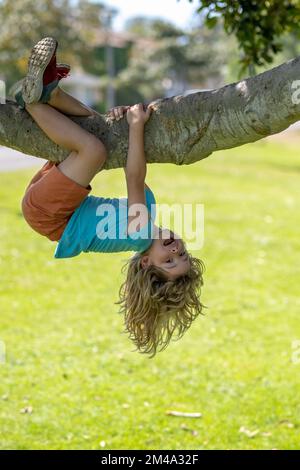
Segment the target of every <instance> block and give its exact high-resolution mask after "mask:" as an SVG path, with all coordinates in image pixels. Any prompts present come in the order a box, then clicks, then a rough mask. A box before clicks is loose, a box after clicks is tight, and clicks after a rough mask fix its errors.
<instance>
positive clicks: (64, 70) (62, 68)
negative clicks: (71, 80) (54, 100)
mask: <svg viewBox="0 0 300 470" xmlns="http://www.w3.org/2000/svg"><path fill="white" fill-rule="evenodd" d="M48 67H50V65H49V66H48ZM70 70H71V67H70V66H69V65H68V64H58V65H56V66H55V70H54V72H55V75H54V73H53V74H52V78H54V80H53V81H51V82H49V83H47V80H45V82H44V85H43V91H42V94H41V97H40V99H39V102H41V103H48V101H49V100H50V97H51V93H52V91H53V90H54V88H56V87H57V85H58V83H59V82H60V80H61V79H62V78H66V77H67V76H68V75H69V73H70ZM46 72H47V69H46ZM48 76H49V75H48Z"/></svg>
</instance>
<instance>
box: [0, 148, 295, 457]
mask: <svg viewBox="0 0 300 470" xmlns="http://www.w3.org/2000/svg"><path fill="white" fill-rule="evenodd" d="M35 171H36V169H31V170H22V171H18V172H14V173H0V213H1V225H0V244H1V251H0V280H1V283H0V289H1V297H0V312H1V317H0V340H1V341H2V342H4V343H5V345H6V362H5V363H3V364H0V375H1V381H0V420H1V423H0V433H1V438H0V447H1V449H144V450H147V449H187V450H188V449H273V448H276V449H297V448H299V447H300V445H299V442H300V400H299V396H300V351H299V350H300V346H297V341H298V342H299V344H300V297H299V291H300V289H299V282H300V237H299V227H300V212H299V206H300V158H299V151H297V149H296V148H295V149H292V148H288V147H285V146H284V145H279V144H275V143H271V142H269V141H268V142H267V141H263V142H259V143H254V144H250V145H247V146H243V147H240V148H236V149H233V150H227V151H224V152H217V153H215V154H214V155H213V156H211V157H210V158H208V159H206V160H204V161H202V162H199V163H197V164H194V165H191V166H185V167H184V166H182V167H176V166H173V165H169V164H167V165H166V164H165V165H162V164H161V165H149V167H148V176H147V182H148V184H149V186H150V187H151V188H152V189H153V191H154V193H155V195H156V199H157V202H160V203H162V202H165V203H174V202H179V203H180V202H182V203H185V202H194V203H204V207H205V241H204V246H203V248H202V249H201V250H200V251H198V252H193V254H194V255H196V256H200V257H201V258H202V259H203V260H204V262H205V265H206V273H205V284H204V287H203V295H202V301H203V302H204V303H205V305H207V306H208V307H209V308H208V309H207V310H205V312H206V315H205V316H204V317H203V316H202V317H201V318H198V319H197V320H196V321H195V322H194V324H193V325H192V327H191V328H190V330H189V331H188V332H187V333H186V335H185V336H184V337H183V338H182V339H181V340H180V341H178V342H172V343H171V344H170V346H169V347H168V348H167V349H166V350H165V351H164V352H162V353H158V354H157V356H156V357H155V358H153V359H149V358H148V357H147V356H144V355H142V354H139V353H137V352H133V350H134V345H133V343H131V341H130V340H129V339H128V338H127V336H126V335H125V334H124V333H122V330H123V321H122V317H121V316H120V315H119V314H118V306H116V305H114V303H113V302H115V301H116V300H117V299H118V288H119V285H120V283H121V280H122V275H121V273H120V268H121V266H122V264H123V260H124V259H125V258H126V257H127V255H128V254H126V253H121V254H111V255H109V254H102V253H99V254H92V253H88V254H81V255H80V256H78V257H76V258H71V259H67V260H56V259H54V257H53V253H54V249H55V245H56V244H55V243H54V242H50V241H49V240H48V239H47V238H44V237H41V236H39V235H38V234H37V233H36V232H34V231H33V230H32V229H31V228H30V227H29V226H28V225H27V224H26V222H25V221H24V219H23V217H22V214H21V211H20V201H21V198H22V195H23V192H24V190H25V187H26V185H27V183H28V180H29V178H31V177H32V176H33V174H34V172H35ZM92 186H93V191H92V194H95V195H104V196H111V195H115V196H121V195H123V196H124V195H125V186H124V177H123V171H122V170H121V169H120V170H119V169H118V170H113V171H109V172H103V173H102V174H99V175H97V177H96V178H95V180H94V182H93V184H92ZM175 197H176V201H175ZM129 254H130V253H129ZM293 347H294V348H295V347H297V349H294V348H293ZM26 410H27V411H29V412H27V413H26V412H24V411H26ZM168 410H176V411H183V412H200V413H202V417H201V418H184V417H175V416H170V415H167V414H166V411H168Z"/></svg>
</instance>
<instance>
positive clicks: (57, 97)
mask: <svg viewBox="0 0 300 470" xmlns="http://www.w3.org/2000/svg"><path fill="white" fill-rule="evenodd" d="M48 104H50V105H51V106H52V107H53V108H56V109H58V110H59V111H61V112H63V113H65V114H70V115H72V116H94V115H95V114H99V113H97V111H95V110H93V109H92V108H90V107H89V106H87V105H85V104H83V103H81V102H80V101H78V100H77V99H76V98H74V97H73V96H71V95H69V94H68V93H66V92H65V91H64V90H62V89H61V88H60V87H56V88H55V89H54V90H53V91H52V93H51V97H50V100H49V101H48Z"/></svg>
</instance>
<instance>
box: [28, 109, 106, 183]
mask: <svg viewBox="0 0 300 470" xmlns="http://www.w3.org/2000/svg"><path fill="white" fill-rule="evenodd" d="M26 110H27V111H28V113H29V114H30V115H31V116H32V118H33V119H34V120H35V121H36V123H37V124H38V126H39V127H40V128H41V129H42V130H43V131H44V132H45V134H46V135H47V136H48V137H49V138H50V139H51V140H53V142H55V143H56V144H57V145H59V146H61V147H64V148H66V149H68V150H70V151H71V153H70V155H69V156H68V157H67V158H66V159H65V160H64V161H62V162H61V163H60V164H59V165H58V168H59V169H60V171H61V172H62V173H64V174H65V175H66V176H68V177H69V178H71V179H72V180H73V181H76V182H77V183H78V184H80V185H82V186H84V187H87V186H88V185H89V183H90V182H91V180H92V179H93V177H94V176H95V175H96V173H98V172H99V171H100V169H101V168H102V166H103V164H104V163H105V160H106V149H105V147H104V145H103V143H102V142H101V140H99V139H97V137H95V136H94V135H93V134H91V133H90V132H88V131H86V130H84V129H83V128H82V127H80V126H79V125H78V124H76V123H75V122H73V121H71V119H69V118H68V117H67V116H64V115H63V114H62V113H60V112H59V111H57V110H56V109H54V108H53V107H52V106H49V105H48V104H43V103H32V104H27V105H26Z"/></svg>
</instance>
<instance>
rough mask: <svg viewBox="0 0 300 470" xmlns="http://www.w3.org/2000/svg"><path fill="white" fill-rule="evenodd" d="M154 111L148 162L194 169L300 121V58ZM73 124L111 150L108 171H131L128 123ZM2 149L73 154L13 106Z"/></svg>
mask: <svg viewBox="0 0 300 470" xmlns="http://www.w3.org/2000/svg"><path fill="white" fill-rule="evenodd" d="M297 81H298V90H299V92H298V95H297V96H298V103H297V102H296V100H295V94H296V90H297ZM295 87H296V88H295ZM293 94H294V99H293V100H292V97H293ZM293 101H294V102H293ZM153 105H154V111H153V113H152V116H151V118H150V120H149V121H148V122H147V124H146V126H145V152H146V158H147V162H148V163H155V162H156V163H174V164H176V165H183V164H184V165H187V164H191V163H194V162H196V161H199V160H202V159H203V158H206V157H208V156H209V155H211V154H212V153H213V152H215V151H216V150H222V149H228V148H232V147H238V146H240V145H243V144H246V143H249V142H255V141H257V140H259V139H262V138H263V137H266V136H268V135H271V134H276V133H278V132H281V131H283V130H284V129H286V128H287V127H289V126H290V125H291V124H292V123H294V122H296V121H298V120H300V56H299V57H297V58H295V59H292V60H290V61H288V62H286V63H284V64H282V65H279V66H277V67H275V68H273V69H271V70H268V71H266V72H263V73H261V74H258V75H256V76H254V77H249V78H246V79H243V80H241V81H239V82H235V83H232V84H230V85H226V86H224V87H222V88H220V89H215V90H210V91H202V92H197V93H193V94H190V95H187V96H183V95H179V96H174V97H171V98H165V99H158V100H156V101H154V102H153ZM71 119H72V120H74V121H75V122H77V123H78V124H79V125H80V126H82V127H83V128H84V129H86V130H88V131H89V132H92V133H93V134H95V135H96V136H97V137H98V138H99V139H101V140H102V141H103V143H104V144H105V146H106V148H107V150H108V155H109V157H108V159H107V161H106V164H105V167H104V169H107V170H108V169H111V168H119V167H124V166H125V164H126V158H127V150H128V124H127V120H126V118H123V119H121V120H120V121H118V122H117V121H111V120H109V119H108V118H107V116H106V115H101V116H100V117H98V116H97V117H88V118H78V117H72V118H71ZM0 145H3V146H6V147H10V148H13V149H16V150H19V151H21V152H23V153H25V154H28V155H34V156H36V157H41V158H45V159H46V160H51V161H55V162H60V161H62V160H64V159H65V158H66V157H67V155H68V154H69V152H68V150H65V149H63V148H60V147H58V146H57V145H56V144H54V143H53V142H52V141H51V140H49V139H48V137H47V136H46V135H45V134H44V133H43V132H42V131H41V130H40V129H39V127H38V126H37V125H36V124H35V122H34V121H33V120H32V118H31V117H30V115H29V114H28V113H27V112H26V111H22V110H20V109H19V108H18V107H17V105H16V104H15V103H14V102H13V101H6V104H2V105H1V104H0Z"/></svg>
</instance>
